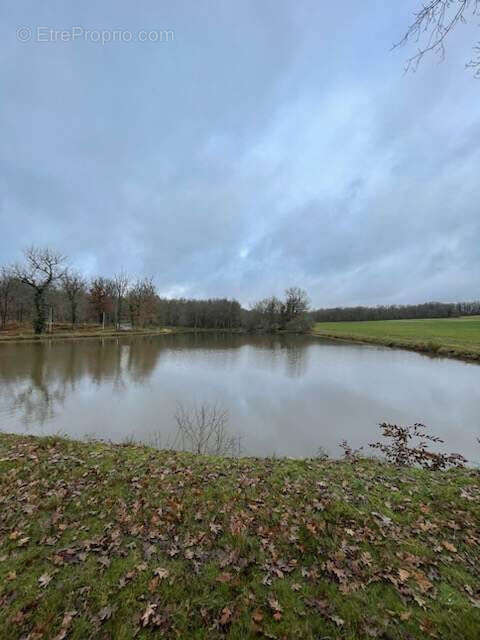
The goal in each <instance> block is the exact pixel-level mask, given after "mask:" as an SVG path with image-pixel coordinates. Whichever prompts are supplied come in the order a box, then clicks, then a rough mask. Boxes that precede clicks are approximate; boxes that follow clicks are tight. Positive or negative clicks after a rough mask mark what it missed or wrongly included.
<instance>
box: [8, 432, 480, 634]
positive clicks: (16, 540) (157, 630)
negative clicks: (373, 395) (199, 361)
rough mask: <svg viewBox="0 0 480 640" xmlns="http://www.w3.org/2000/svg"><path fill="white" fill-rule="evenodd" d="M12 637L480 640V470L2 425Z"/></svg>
mask: <svg viewBox="0 0 480 640" xmlns="http://www.w3.org/2000/svg"><path fill="white" fill-rule="evenodd" d="M0 506H1V509H0V637H1V638H2V640H19V639H20V638H30V639H35V640H42V639H45V640H47V639H48V640H52V639H55V640H63V639H64V638H67V639H68V640H85V639H86V638H102V639H111V640H113V639H115V640H130V639H133V638H138V640H147V639H149V638H160V637H162V638H179V639H184V638H188V639H190V638H192V639H195V638H198V639H201V638H205V639H207V638H208V639H209V640H215V639H221V638H232V639H238V640H245V639H248V638H273V639H276V638H278V640H282V639H283V638H287V639H290V638H292V639H293V638H295V639H297V638H299V639H300V638H302V639H306V640H314V639H317V638H330V639H332V640H333V639H334V638H338V639H340V638H342V639H346V640H358V639H359V638H389V639H391V640H405V638H411V639H412V640H413V639H425V638H442V640H449V639H451V640H458V639H459V638H462V640H478V630H479V628H480V573H479V567H480V530H479V523H480V475H479V473H478V471H475V470H473V469H457V470H451V471H447V472H439V471H426V470H420V469H411V468H410V469H409V468H395V467H393V466H391V465H388V464H385V463H381V462H379V461H375V460H372V459H370V460H368V459H364V460H359V461H356V462H353V463H352V462H349V461H334V460H321V459H307V460H292V459H280V460H279V459H277V460H275V459H262V460H261V459H252V458H243V459H242V458H240V459H228V458H213V457H204V456H195V455H192V454H187V453H178V452H172V451H160V452H159V451H156V450H154V449H151V448H148V447H144V446H140V445H127V446H122V445H112V444H104V443H98V442H90V443H79V442H71V441H68V440H64V439H61V438H58V437H49V438H34V437H22V436H13V435H5V434H3V435H2V434H0Z"/></svg>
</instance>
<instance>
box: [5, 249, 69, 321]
mask: <svg viewBox="0 0 480 640" xmlns="http://www.w3.org/2000/svg"><path fill="white" fill-rule="evenodd" d="M24 253H25V262H24V264H22V265H19V264H17V265H15V266H14V267H13V268H12V273H13V275H14V277H15V278H17V279H18V280H19V281H20V282H21V283H23V284H25V285H27V286H29V287H31V288H32V289H33V290H34V302H35V311H36V314H35V319H34V329H35V333H43V331H44V329H45V323H46V308H45V294H46V292H47V290H48V288H49V287H50V286H51V285H52V284H54V283H55V282H56V281H57V280H60V279H61V278H62V277H63V275H64V274H65V271H66V269H65V266H64V263H65V260H66V257H65V256H64V255H62V254H61V253H58V252H57V251H53V250H52V249H48V248H47V249H41V248H39V247H30V248H28V249H26V250H25V252H24Z"/></svg>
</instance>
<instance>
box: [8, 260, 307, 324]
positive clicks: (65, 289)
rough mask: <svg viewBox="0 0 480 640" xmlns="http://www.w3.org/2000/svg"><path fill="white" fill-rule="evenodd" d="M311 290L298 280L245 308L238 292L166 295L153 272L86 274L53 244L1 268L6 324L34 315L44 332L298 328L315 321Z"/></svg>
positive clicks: (28, 319) (31, 319) (32, 318)
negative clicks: (62, 327) (58, 327)
mask: <svg viewBox="0 0 480 640" xmlns="http://www.w3.org/2000/svg"><path fill="white" fill-rule="evenodd" d="M308 308H309V303H308V297H307V294H306V292H305V291H303V290H302V289H299V288H298V287H291V288H290V289H287V290H286V294H285V300H283V301H282V300H279V299H277V298H274V297H273V298H268V299H266V300H262V301H260V302H258V303H255V304H254V305H252V307H251V309H244V308H242V306H241V305H240V303H239V302H238V301H237V300H234V299H229V298H209V299H205V300H200V299H187V298H165V297H162V296H160V295H159V294H158V293H157V290H156V287H155V284H154V282H153V280H152V279H151V278H137V279H135V278H131V277H130V276H129V275H128V274H127V273H126V272H124V271H120V272H118V273H116V274H115V275H114V276H113V277H111V278H107V277H103V276H98V277H94V278H91V279H87V278H86V277H85V276H84V275H83V274H81V273H80V272H79V271H77V270H75V269H72V268H71V267H70V266H69V265H68V261H67V258H66V256H64V255H63V254H61V253H59V252H57V251H54V250H52V249H45V248H39V247H30V248H28V249H26V250H25V251H24V259H23V261H21V262H19V263H17V264H14V265H11V266H4V267H2V268H1V269H0V328H2V329H6V328H9V327H10V326H19V325H20V326H23V325H25V324H27V323H31V324H32V326H33V329H34V331H35V333H37V334H41V333H44V332H45V331H46V330H48V328H49V323H50V322H53V323H55V324H65V323H68V324H69V325H71V326H72V328H75V327H76V326H78V325H80V324H92V325H101V326H113V327H115V328H117V329H120V328H127V327H128V328H130V327H132V328H134V327H140V328H145V327H153V326H170V327H188V328H196V329H240V328H242V329H245V330H270V331H271V330H275V329H294V330H298V329H300V328H302V327H303V326H307V325H308V324H309V322H310V319H309V316H308V313H307V312H308Z"/></svg>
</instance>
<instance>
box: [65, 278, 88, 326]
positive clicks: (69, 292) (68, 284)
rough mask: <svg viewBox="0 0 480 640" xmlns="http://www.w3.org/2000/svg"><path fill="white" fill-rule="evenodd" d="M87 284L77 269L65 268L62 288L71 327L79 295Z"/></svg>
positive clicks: (75, 316)
mask: <svg viewBox="0 0 480 640" xmlns="http://www.w3.org/2000/svg"><path fill="white" fill-rule="evenodd" d="M86 287H87V284H86V282H85V279H84V278H83V276H82V275H80V273H78V272H77V271H70V270H68V269H66V270H65V273H64V274H63V276H62V289H63V292H64V294H65V296H66V298H67V300H68V303H69V305H70V319H71V321H72V327H74V326H75V324H76V322H77V311H78V304H79V302H80V298H81V296H82V295H83V294H84V293H85V290H86Z"/></svg>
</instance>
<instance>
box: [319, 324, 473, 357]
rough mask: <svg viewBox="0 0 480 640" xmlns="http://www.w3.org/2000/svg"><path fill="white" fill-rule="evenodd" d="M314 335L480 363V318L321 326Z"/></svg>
mask: <svg viewBox="0 0 480 640" xmlns="http://www.w3.org/2000/svg"><path fill="white" fill-rule="evenodd" d="M313 333H314V334H315V335H318V336H324V337H329V338H341V339H345V340H355V341H363V342H371V343H374V344H383V345H386V346H391V347H402V348H406V349H414V350H416V351H425V352H429V353H437V354H439V355H445V356H451V357H458V358H465V359H471V360H478V359H480V316H470V317H465V318H436V319H428V320H376V321H366V322H318V323H317V324H316V325H315V327H314V329H313Z"/></svg>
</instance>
